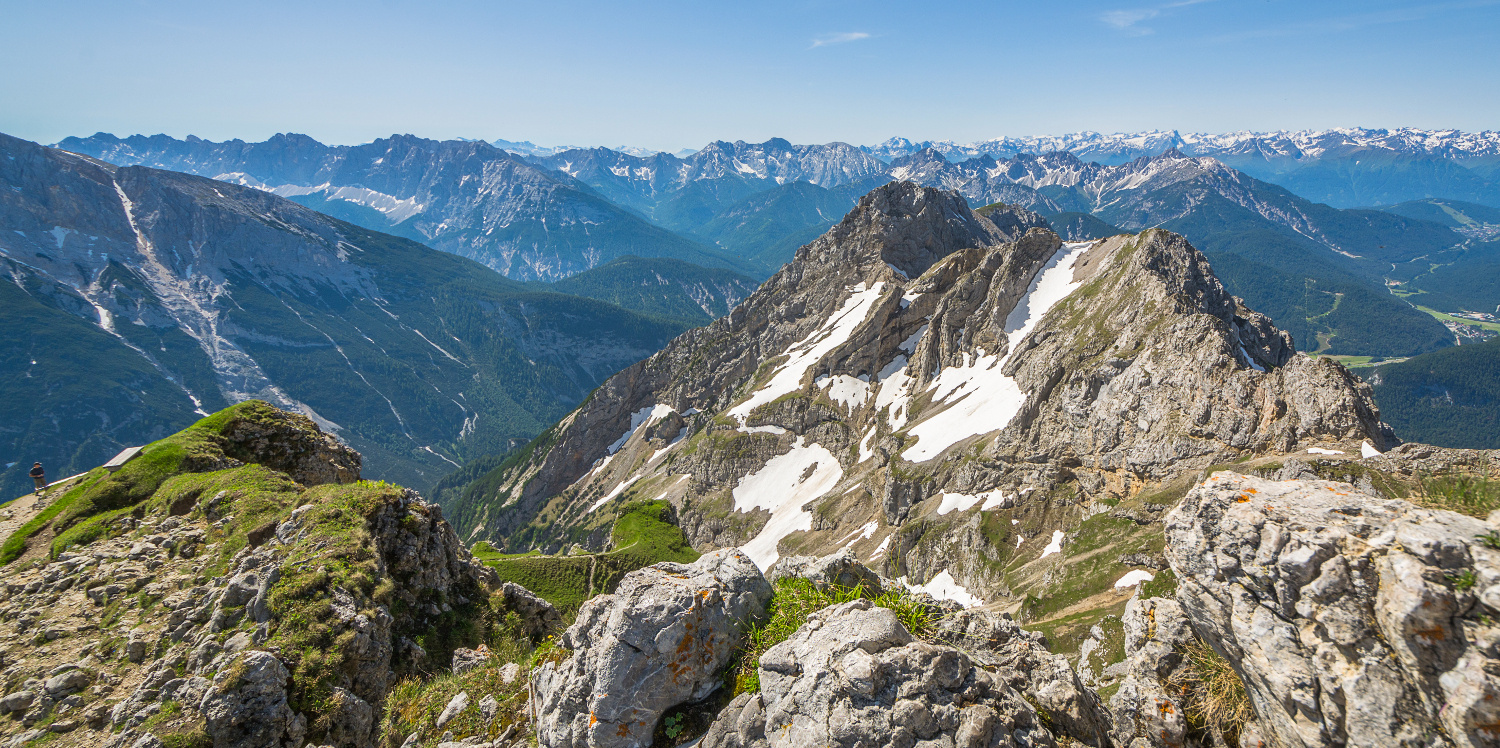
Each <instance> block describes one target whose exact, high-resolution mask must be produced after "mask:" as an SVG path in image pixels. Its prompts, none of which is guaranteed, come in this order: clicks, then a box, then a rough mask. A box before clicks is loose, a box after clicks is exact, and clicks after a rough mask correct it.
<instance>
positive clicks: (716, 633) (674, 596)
mask: <svg viewBox="0 0 1500 748" xmlns="http://www.w3.org/2000/svg"><path fill="white" fill-rule="evenodd" d="M770 600H771V585H770V583H768V582H766V579H765V577H764V576H762V575H761V573H760V570H759V569H758V568H756V566H755V564H754V563H753V562H751V560H750V557H748V556H746V555H745V554H743V553H741V552H740V551H739V550H738V549H733V548H731V549H726V550H721V551H715V552H713V553H710V554H707V555H705V556H704V557H702V558H700V559H698V560H697V561H695V562H693V563H692V564H677V563H660V564H657V565H655V566H650V567H647V568H644V569H639V570H637V571H633V572H631V573H629V574H627V575H626V576H625V578H624V579H623V580H621V582H620V586H619V587H618V588H617V589H616V591H615V592H614V594H611V595H600V596H598V597H595V598H592V599H590V600H589V601H588V602H586V603H584V605H583V607H582V608H581V609H580V610H579V611H578V620H577V622H576V623H574V624H573V625H572V626H571V627H569V628H568V630H567V631H566V632H564V633H563V636H562V640H561V644H562V646H563V647H565V648H567V649H571V650H573V654H572V657H570V658H569V659H567V660H564V661H562V662H557V663H553V662H548V663H544V664H543V665H542V666H541V667H539V668H537V669H536V670H535V671H533V672H532V676H531V682H532V685H533V689H534V693H535V702H534V714H535V718H536V724H537V739H538V741H539V742H540V744H541V746H543V748H583V747H584V746H590V747H591V748H638V747H639V746H648V745H651V740H652V733H653V732H654V731H655V729H656V723H657V721H658V720H660V719H661V716H662V713H663V712H665V711H666V710H668V709H671V708H672V707H674V706H677V705H679V704H683V703H686V702H690V701H697V700H700V699H703V698H705V697H707V696H708V695H709V694H710V693H712V692H713V691H714V689H716V688H718V687H719V686H720V685H721V678H720V675H721V671H722V670H723V669H724V667H725V666H726V665H727V664H728V663H729V659H730V657H731V656H733V654H734V649H735V647H736V646H737V645H738V643H739V641H740V637H741V635H742V633H743V631H744V630H745V629H746V628H747V627H748V626H749V624H750V623H751V622H752V621H753V620H755V619H757V618H760V617H761V616H763V615H764V614H765V610H766V604H767V603H768V602H770Z"/></svg>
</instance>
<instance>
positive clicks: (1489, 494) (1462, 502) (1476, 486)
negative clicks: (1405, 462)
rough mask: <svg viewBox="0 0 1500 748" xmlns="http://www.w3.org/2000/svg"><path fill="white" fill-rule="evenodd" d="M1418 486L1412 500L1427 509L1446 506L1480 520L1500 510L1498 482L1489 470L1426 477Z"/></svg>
mask: <svg viewBox="0 0 1500 748" xmlns="http://www.w3.org/2000/svg"><path fill="white" fill-rule="evenodd" d="M1418 489H1419V490H1418V491H1417V492H1416V495H1415V496H1413V497H1412V500H1413V501H1414V502H1415V503H1416V504H1417V505H1418V506H1421V507H1424V508H1427V509H1446V510H1448V511H1450V512H1458V513H1459V514H1467V515H1469V516H1470V517H1478V518H1480V519H1484V518H1485V517H1487V516H1489V514H1490V512H1493V511H1495V510H1496V509H1500V481H1496V480H1493V479H1491V478H1490V476H1489V473H1483V474H1480V475H1471V474H1464V473H1453V474H1450V475H1443V476H1427V477H1423V478H1422V479H1421V480H1420V481H1419V482H1418Z"/></svg>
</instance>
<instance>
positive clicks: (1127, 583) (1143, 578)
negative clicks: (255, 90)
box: [1115, 569, 1156, 588]
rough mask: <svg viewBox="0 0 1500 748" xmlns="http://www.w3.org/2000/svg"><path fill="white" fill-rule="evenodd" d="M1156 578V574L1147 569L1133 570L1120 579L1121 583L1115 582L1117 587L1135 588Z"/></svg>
mask: <svg viewBox="0 0 1500 748" xmlns="http://www.w3.org/2000/svg"><path fill="white" fill-rule="evenodd" d="M1155 578H1156V576H1155V575H1154V574H1152V573H1151V572H1149V571H1146V570H1145V569H1132V570H1131V571H1127V572H1125V576H1123V577H1120V579H1119V581H1117V582H1115V587H1116V588H1119V587H1133V586H1135V585H1137V584H1140V583H1141V582H1149V581H1151V580H1153V579H1155Z"/></svg>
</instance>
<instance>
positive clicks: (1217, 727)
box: [1168, 640, 1255, 745]
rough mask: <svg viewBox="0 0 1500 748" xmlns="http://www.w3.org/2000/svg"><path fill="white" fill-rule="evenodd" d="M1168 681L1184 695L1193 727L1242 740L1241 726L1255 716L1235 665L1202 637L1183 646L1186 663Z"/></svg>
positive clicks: (1230, 740) (1231, 742) (1226, 738)
mask: <svg viewBox="0 0 1500 748" xmlns="http://www.w3.org/2000/svg"><path fill="white" fill-rule="evenodd" d="M1168 685H1169V686H1171V687H1172V688H1174V689H1175V690H1176V691H1177V692H1178V693H1180V694H1182V695H1183V701H1184V702H1185V703H1184V704H1183V710H1184V712H1185V713H1186V716H1187V719H1188V725H1189V726H1190V727H1192V728H1193V729H1195V730H1200V731H1205V732H1208V733H1209V734H1214V733H1217V734H1218V735H1219V736H1220V737H1221V738H1222V739H1223V741H1224V742H1226V743H1228V744H1229V745H1237V744H1238V743H1239V733H1240V727H1241V726H1242V725H1244V724H1245V723H1246V722H1249V721H1250V720H1251V719H1252V718H1254V716H1255V713H1254V712H1253V711H1252V710H1251V709H1250V697H1249V695H1248V694H1246V692H1245V683H1244V681H1242V680H1240V676H1239V674H1238V673H1236V672H1235V671H1234V666H1232V665H1230V664H1229V660H1227V659H1224V658H1223V657H1222V656H1220V655H1219V653H1218V652H1215V651H1214V650H1213V647H1210V646H1209V645H1208V643H1207V642H1204V641H1202V640H1197V641H1194V642H1193V643H1192V644H1189V645H1188V646H1187V647H1186V648H1185V649H1184V650H1183V666H1182V667H1181V668H1179V669H1178V671H1177V672H1176V673H1175V674H1174V675H1173V676H1172V677H1171V678H1170V679H1169V680H1168Z"/></svg>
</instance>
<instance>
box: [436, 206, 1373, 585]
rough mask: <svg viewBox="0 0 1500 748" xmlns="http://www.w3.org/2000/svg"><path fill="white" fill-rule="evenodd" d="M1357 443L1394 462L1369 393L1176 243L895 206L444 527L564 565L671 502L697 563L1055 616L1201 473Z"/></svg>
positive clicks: (635, 382) (656, 360)
mask: <svg viewBox="0 0 1500 748" xmlns="http://www.w3.org/2000/svg"><path fill="white" fill-rule="evenodd" d="M1365 441H1368V442H1370V443H1371V445H1372V446H1374V447H1379V448H1385V447H1388V446H1389V445H1390V444H1392V443H1393V441H1394V440H1393V437H1392V436H1391V435H1390V433H1389V430H1388V429H1386V428H1385V427H1384V426H1383V425H1382V424H1381V423H1380V420H1379V417H1378V413H1377V412H1376V411H1375V409H1374V407H1373V405H1372V404H1371V401H1370V397H1369V391H1368V387H1366V386H1365V385H1364V384H1362V383H1360V382H1359V381H1358V380H1357V379H1355V378H1353V377H1351V376H1350V375H1349V374H1348V373H1347V372H1346V371H1344V370H1343V369H1342V368H1341V367H1340V366H1338V365H1337V364H1336V363H1334V362H1332V361H1327V360H1316V361H1315V360H1313V359H1310V358H1307V357H1306V356H1302V355H1298V354H1296V353H1294V351H1293V350H1292V346H1291V341H1290V340H1289V339H1288V337H1287V336H1286V335H1285V334H1283V333H1281V332H1279V331H1278V330H1276V329H1275V327H1274V326H1273V325H1272V324H1271V323H1270V321H1269V320H1267V319H1266V318H1265V317H1263V316H1261V315H1258V314H1256V313H1254V312H1252V311H1250V310H1248V309H1245V308H1244V307H1243V306H1242V305H1240V304H1239V303H1238V302H1237V300H1236V299H1235V298H1234V297H1232V296H1230V295H1229V294H1228V293H1227V292H1225V290H1224V288H1223V286H1222V285H1221V284H1219V282H1218V281H1217V280H1216V279H1215V278H1214V276H1213V273H1212V271H1211V270H1210V268H1209V266H1208V263H1207V261H1206V260H1204V258H1203V257H1202V255H1201V254H1199V253H1198V252H1197V251H1196V250H1194V249H1193V248H1192V247H1191V246H1190V245H1188V243H1187V242H1186V241H1185V240H1183V239H1182V238H1181V237H1178V236H1175V235H1172V234H1169V233H1167V232H1161V231H1148V232H1144V233H1142V234H1140V235H1137V236H1120V237H1114V238H1112V239H1108V240H1102V241H1094V242H1080V243H1071V244H1069V243H1063V242H1062V241H1061V240H1060V239H1059V238H1058V237H1057V236H1056V235H1055V234H1053V233H1052V232H1051V231H1049V230H1047V229H1046V228H1045V224H1044V222H1043V221H1042V220H1041V219H1040V218H1039V217H1037V216H1036V215H1035V214H1032V213H1029V212H1027V211H1024V210H1021V209H1017V208H1007V209H1001V210H997V211H992V212H988V213H987V214H986V215H976V214H975V213H973V212H971V211H970V210H969V209H968V208H967V205H966V203H965V201H964V200H963V199H962V197H960V196H959V195H957V194H954V193H945V192H941V191H938V190H934V189H928V188H921V187H917V186H915V185H912V184H910V183H893V184H891V185H888V186H886V187H882V188H880V189H877V190H875V191H874V192H872V193H870V194H869V195H867V196H865V198H863V199H862V200H861V201H860V204H859V206H858V207H857V208H856V209H855V210H854V211H852V212H851V213H850V214H849V215H848V216H847V217H846V218H845V219H844V220H843V221H842V222H841V223H840V224H838V225H837V226H835V227H834V228H833V229H832V230H830V231H829V233H828V234H826V235H825V236H823V237H822V238H820V239H818V240H817V241H815V242H813V243H812V244H809V245H807V246H806V247H804V248H802V249H801V250H799V252H798V255H797V258H796V260H795V261H793V262H792V263H790V264H789V265H787V266H786V267H785V268H783V269H782V271H781V272H779V273H777V274H776V275H775V276H773V277H772V278H771V279H770V280H769V281H768V282H767V283H766V284H765V285H763V286H762V287H761V289H760V290H759V291H757V292H756V293H755V294H754V295H753V296H751V297H750V298H749V299H748V300H746V302H745V303H743V304H742V305H740V306H739V307H738V308H736V309H735V310H734V311H733V312H732V313H731V314H729V315H728V316H727V317H725V318H723V319H720V320H718V321H717V322H715V323H714V324H713V325H710V326H709V327H706V328H702V329H699V330H694V331H691V332H689V333H687V334H685V335H683V336H682V337H680V338H678V339H677V340H676V341H674V342H673V343H672V344H671V345H669V346H668V347H667V348H666V349H665V350H663V351H661V352H660V353H658V354H656V355H655V356H652V357H651V358H649V359H647V360H646V361H643V362H641V363H640V364H637V365H636V366H633V367H631V368H629V369H627V370H625V371H623V372H621V373H620V374H619V375H617V376H615V377H613V378H611V379H610V380H609V381H608V382H606V383H605V384H604V385H603V386H602V387H601V388H600V389H599V390H598V391H596V392H595V393H594V395H593V396H592V397H591V398H590V399H589V401H588V402H586V403H585V404H584V405H583V406H582V407H580V408H579V409H578V410H576V411H574V412H573V413H572V414H570V415H569V416H568V417H567V418H565V419H564V420H563V421H562V422H560V423H559V424H558V425H557V426H555V427H554V428H553V429H552V430H550V431H549V432H547V434H545V435H544V437H542V438H540V439H538V441H537V442H535V443H534V444H533V445H532V446H531V447H530V448H529V449H528V450H525V451H524V452H522V453H521V454H519V455H517V456H516V457H515V458H513V459H512V460H511V461H510V463H509V464H508V465H506V466H503V467H502V468H500V469H499V470H498V471H497V472H496V473H494V474H492V475H490V476H487V477H486V478H485V479H483V480H481V481H480V482H477V483H476V484H474V485H473V486H471V489H470V491H469V492H468V493H467V495H466V496H464V497H463V498H462V499H460V500H459V501H457V502H455V505H454V506H453V507H452V509H453V513H454V515H455V517H456V521H457V522H458V523H459V525H460V528H461V530H462V531H463V532H465V533H468V534H469V537H472V538H479V537H484V538H489V539H492V540H494V541H497V542H499V543H502V544H506V545H508V546H509V547H510V548H512V549H520V548H526V547H550V548H555V547H559V546H560V545H561V544H562V543H564V542H577V541H583V542H586V543H587V542H591V541H590V538H591V533H595V532H596V531H597V528H600V527H604V526H606V524H607V518H608V517H609V516H610V511H611V509H610V508H611V506H613V505H614V504H612V502H623V501H626V500H630V499H638V498H656V497H661V498H665V499H668V500H670V501H671V502H672V503H673V504H674V505H676V506H677V508H678V514H679V517H680V518H681V521H682V525H683V527H684V529H685V530H686V531H687V532H688V535H689V537H690V538H691V539H692V540H693V542H694V544H695V545H696V546H698V547H700V548H710V547H723V546H731V545H738V546H742V547H743V548H744V549H745V551H746V553H747V554H749V555H750V556H751V558H753V559H755V560H756V562H757V563H759V564H761V565H762V566H768V565H769V564H770V563H772V562H773V561H774V560H775V559H776V558H777V557H779V556H780V555H784V554H790V553H793V552H796V553H812V554H819V553H823V552H828V551H832V550H837V549H839V548H841V547H852V548H853V549H854V551H855V552H856V553H858V554H859V557H860V558H861V559H867V560H868V561H869V562H870V563H871V564H872V565H875V566H877V567H878V568H880V569H881V570H882V571H883V572H884V573H886V574H887V575H889V576H893V577H895V576H903V575H904V576H906V577H908V579H909V580H912V581H914V582H923V583H926V584H927V585H928V587H929V588H930V589H932V590H935V591H938V592H940V593H942V594H943V595H946V596H949V597H951V598H954V599H961V600H965V601H978V600H980V599H1010V600H1012V601H1013V602H1019V601H1020V600H1021V599H1022V597H1023V596H1024V595H1026V594H1028V593H1036V594H1043V593H1046V595H1045V597H1046V600H1045V601H1042V600H1040V599H1038V600H1036V601H1029V602H1028V604H1029V605H1033V606H1036V605H1039V604H1042V603H1043V602H1045V604H1044V605H1042V608H1045V610H1042V609H1038V611H1037V612H1039V613H1047V612H1057V611H1059V610H1062V609H1064V608H1067V607H1068V606H1071V605H1075V604H1079V603H1080V602H1081V601H1083V600H1084V599H1086V598H1091V597H1096V596H1099V595H1103V596H1105V597H1110V596H1121V595H1126V594H1127V593H1125V592H1117V591H1116V588H1115V587H1114V584H1115V582H1116V581H1117V579H1118V578H1119V576H1120V573H1121V572H1122V571H1123V570H1124V569H1125V568H1126V566H1129V565H1132V564H1134V565H1141V564H1142V563H1143V562H1142V561H1130V560H1127V559H1130V558H1135V559H1145V561H1144V563H1145V564H1146V565H1148V566H1149V565H1150V564H1151V563H1157V564H1159V563H1160V562H1159V560H1158V561H1155V562H1152V561H1150V559H1153V558H1154V559H1159V558H1160V550H1161V540H1160V534H1159V532H1155V533H1153V532H1151V531H1149V530H1147V529H1146V527H1147V526H1149V525H1151V524H1152V523H1153V522H1155V521H1156V518H1157V517H1158V516H1159V513H1160V512H1161V511H1162V510H1163V509H1165V508H1166V506H1168V505H1170V503H1171V502H1173V501H1175V499H1176V497H1178V496H1180V495H1181V493H1182V492H1185V491H1186V485H1187V484H1186V483H1182V482H1181V481H1182V480H1188V479H1190V476H1189V475H1188V474H1189V473H1192V472H1194V471H1197V470H1200V469H1202V468H1203V467H1206V466H1208V465H1210V464H1213V463H1216V462H1224V461H1228V460H1233V459H1239V458H1241V457H1245V456H1252V455H1257V454H1264V453H1278V452H1286V451H1291V450H1296V449H1301V448H1306V447H1307V446H1309V445H1315V444H1327V445H1332V444H1340V445H1343V446H1344V448H1346V449H1358V448H1359V445H1360V443H1361V442H1365ZM1179 476H1188V477H1185V478H1179ZM1174 492H1175V493H1174ZM1064 580H1066V590H1063V589H1062V588H1060V587H1058V585H1059V584H1060V583H1062V582H1063V581H1064ZM1111 599H1113V598H1111ZM1119 599H1120V600H1121V601H1123V599H1124V598H1123V597H1119Z"/></svg>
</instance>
